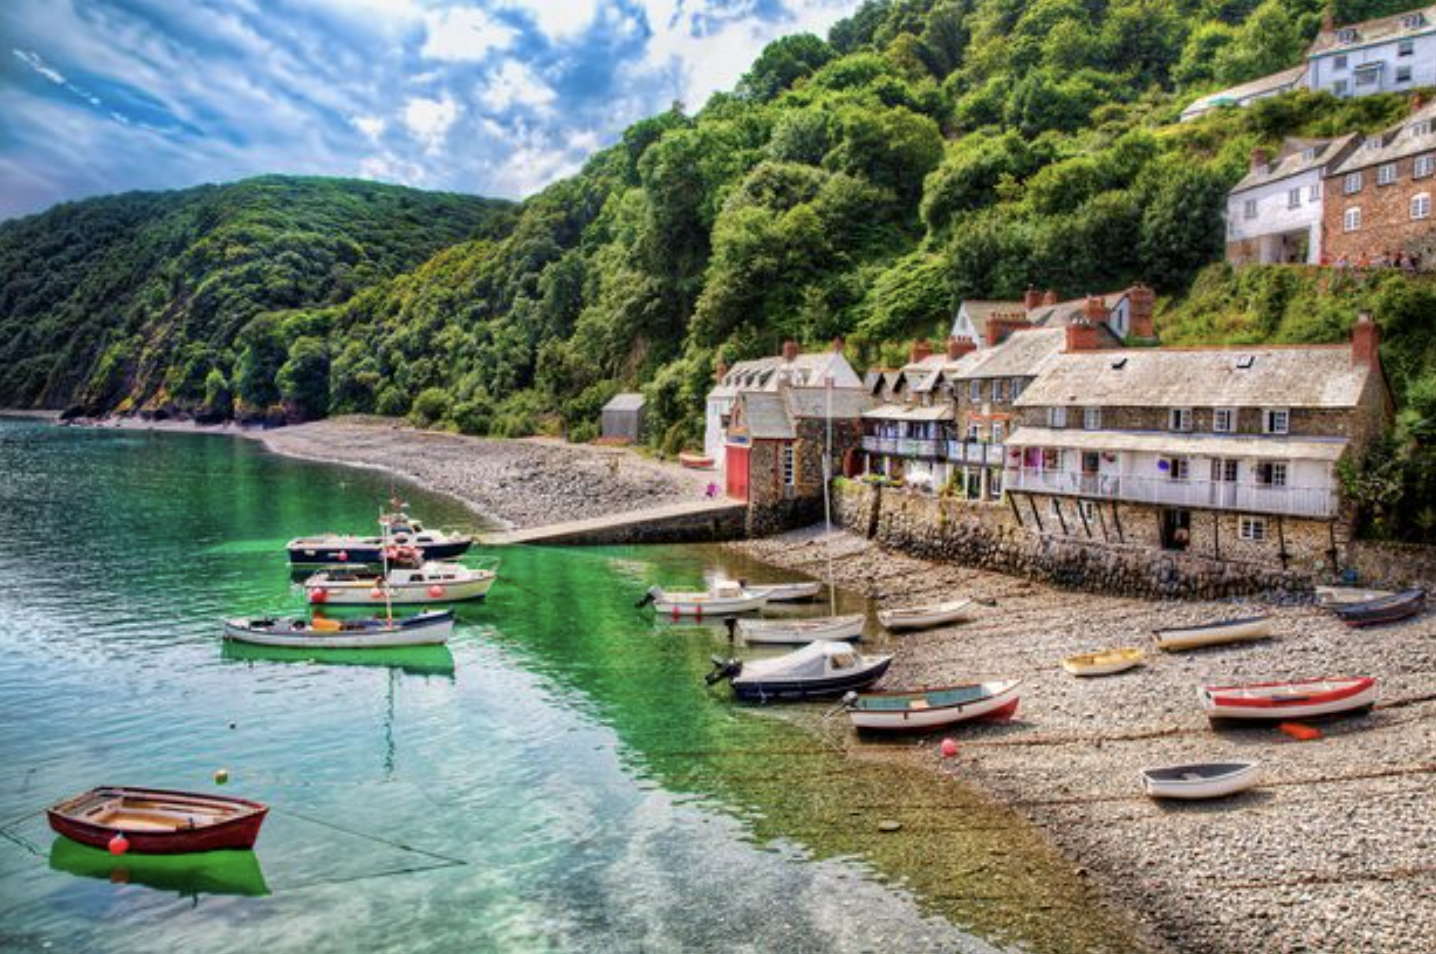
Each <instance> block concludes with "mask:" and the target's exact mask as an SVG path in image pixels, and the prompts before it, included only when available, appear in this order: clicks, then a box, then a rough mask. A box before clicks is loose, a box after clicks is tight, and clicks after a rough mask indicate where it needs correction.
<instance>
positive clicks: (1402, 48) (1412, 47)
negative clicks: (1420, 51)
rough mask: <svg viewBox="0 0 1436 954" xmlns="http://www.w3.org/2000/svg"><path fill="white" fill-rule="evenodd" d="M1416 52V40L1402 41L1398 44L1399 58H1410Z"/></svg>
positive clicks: (1397, 53)
mask: <svg viewBox="0 0 1436 954" xmlns="http://www.w3.org/2000/svg"><path fill="white" fill-rule="evenodd" d="M1415 52H1416V41H1415V40H1401V41H1399V42H1398V43H1397V44H1396V55H1397V56H1410V55H1411V54H1413V53H1415Z"/></svg>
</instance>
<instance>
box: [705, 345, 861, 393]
mask: <svg viewBox="0 0 1436 954" xmlns="http://www.w3.org/2000/svg"><path fill="white" fill-rule="evenodd" d="M828 374H833V375H834V377H835V378H837V379H839V380H837V381H836V383H837V385H838V386H839V387H845V386H848V385H851V384H856V383H857V375H856V374H855V373H853V371H852V368H851V366H849V365H848V363H847V359H846V358H844V357H843V355H842V353H841V352H839V351H812V352H808V353H806V354H800V355H798V356H797V357H796V358H794V359H793V360H792V361H785V360H783V357H782V356H781V355H773V356H770V357H767V358H753V359H751V360H748V361H739V362H738V363H736V364H734V365H733V367H731V368H729V369H728V371H727V373H726V374H724V375H723V380H722V381H720V382H719V383H718V385H717V386H716V387H714V388H713V389H712V390H711V391H709V392H708V396H709V397H733V396H734V395H736V394H737V393H738V392H739V391H749V390H757V391H776V390H777V389H778V388H779V386H780V385H782V384H784V383H786V384H793V385H799V386H802V385H819V384H822V381H823V377H824V376H825V375H828ZM848 376H851V380H848V381H844V380H841V379H842V378H846V377H848Z"/></svg>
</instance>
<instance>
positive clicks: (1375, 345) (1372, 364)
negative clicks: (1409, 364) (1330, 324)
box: [1351, 312, 1381, 371]
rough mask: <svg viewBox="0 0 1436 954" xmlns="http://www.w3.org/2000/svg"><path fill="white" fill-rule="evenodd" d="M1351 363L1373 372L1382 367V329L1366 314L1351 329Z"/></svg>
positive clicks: (1358, 317) (1358, 318) (1357, 319)
mask: <svg viewBox="0 0 1436 954" xmlns="http://www.w3.org/2000/svg"><path fill="white" fill-rule="evenodd" d="M1351 363H1352V365H1353V366H1356V367H1366V368H1370V369H1372V370H1373V371H1374V370H1376V369H1377V368H1379V367H1380V366H1381V328H1380V326H1379V325H1377V324H1376V322H1374V321H1372V320H1371V316H1370V315H1369V314H1367V313H1365V312H1362V313H1361V314H1360V315H1358V316H1357V318H1356V324H1355V325H1353V326H1352V329H1351Z"/></svg>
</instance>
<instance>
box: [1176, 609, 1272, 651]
mask: <svg viewBox="0 0 1436 954" xmlns="http://www.w3.org/2000/svg"><path fill="white" fill-rule="evenodd" d="M1152 636H1153V637H1154V638H1155V639H1156V641H1157V647H1158V648H1159V649H1165V650H1168V651H1171V650H1182V649H1199V648H1201V647H1203V646H1219V645H1222V644H1224V643H1241V642H1249V641H1251V640H1256V639H1267V638H1269V637H1270V636H1271V617H1270V616H1247V617H1243V618H1242V619H1228V620H1222V621H1221V622H1217V623H1203V624H1201V625H1197V626H1172V627H1168V628H1165V629H1155V630H1153V631H1152Z"/></svg>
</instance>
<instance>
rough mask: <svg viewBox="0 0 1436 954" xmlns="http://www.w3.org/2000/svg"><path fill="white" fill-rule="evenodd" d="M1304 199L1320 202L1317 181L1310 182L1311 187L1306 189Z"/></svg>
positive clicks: (1319, 188)
mask: <svg viewBox="0 0 1436 954" xmlns="http://www.w3.org/2000/svg"><path fill="white" fill-rule="evenodd" d="M1306 201H1308V202H1320V201H1321V183H1319V182H1313V183H1312V184H1311V188H1310V189H1307V190H1306Z"/></svg>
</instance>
